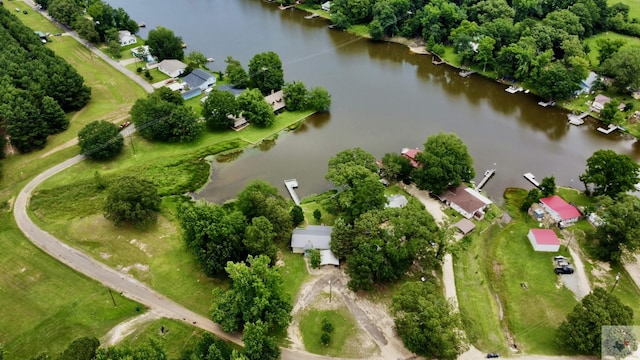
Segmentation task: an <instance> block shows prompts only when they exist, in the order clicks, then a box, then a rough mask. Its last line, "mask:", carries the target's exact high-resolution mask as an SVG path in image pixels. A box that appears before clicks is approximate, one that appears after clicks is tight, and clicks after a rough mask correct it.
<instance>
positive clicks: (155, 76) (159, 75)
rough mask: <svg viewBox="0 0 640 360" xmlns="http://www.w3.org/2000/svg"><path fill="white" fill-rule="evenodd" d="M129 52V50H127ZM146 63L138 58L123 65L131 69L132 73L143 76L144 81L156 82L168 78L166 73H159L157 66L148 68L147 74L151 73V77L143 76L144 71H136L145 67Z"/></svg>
mask: <svg viewBox="0 0 640 360" xmlns="http://www.w3.org/2000/svg"><path fill="white" fill-rule="evenodd" d="M129 53H131V52H129ZM146 65H147V63H146V62H144V61H142V60H140V61H138V62H134V63H132V64H128V65H125V67H126V68H127V69H129V70H131V71H133V73H134V74H138V76H140V77H141V78H143V79H144V80H145V81H146V82H148V83H149V84H154V83H157V82H159V81H163V80H168V79H169V76H168V75H167V74H164V73H161V72H160V70H158V68H153V69H150V70H149V74H151V79H148V78H147V77H145V76H144V72H140V73H138V71H137V70H138V68H139V67H140V68H142V67H145V66H146Z"/></svg>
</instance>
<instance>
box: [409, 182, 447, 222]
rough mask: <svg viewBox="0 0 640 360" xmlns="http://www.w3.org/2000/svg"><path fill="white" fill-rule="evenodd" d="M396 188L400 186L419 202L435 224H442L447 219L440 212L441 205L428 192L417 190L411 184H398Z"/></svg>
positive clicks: (445, 215) (442, 212)
mask: <svg viewBox="0 0 640 360" xmlns="http://www.w3.org/2000/svg"><path fill="white" fill-rule="evenodd" d="M398 186H402V187H403V188H404V190H405V191H406V192H408V193H409V194H410V195H411V196H413V197H415V198H416V199H418V200H420V202H421V203H422V204H423V205H424V206H425V207H426V208H427V211H429V213H430V214H431V216H433V218H434V219H435V220H436V222H437V223H439V224H443V223H444V222H445V220H446V219H447V218H448V216H447V214H445V213H444V211H442V204H440V202H439V201H438V200H436V199H433V198H431V197H430V196H429V192H428V191H425V190H419V189H418V188H417V187H416V186H415V184H413V183H412V184H411V185H404V184H402V183H398Z"/></svg>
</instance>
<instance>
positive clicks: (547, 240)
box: [527, 229, 560, 252]
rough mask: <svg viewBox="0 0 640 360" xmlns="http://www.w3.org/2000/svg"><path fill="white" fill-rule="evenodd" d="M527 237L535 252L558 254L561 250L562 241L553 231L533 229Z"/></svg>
mask: <svg viewBox="0 0 640 360" xmlns="http://www.w3.org/2000/svg"><path fill="white" fill-rule="evenodd" d="M527 237H528V238H529V242H530V243H531V246H533V250H535V251H547V252H557V251H558V250H560V240H558V237H557V236H556V233H555V232H553V230H550V229H531V230H529V233H528V234H527Z"/></svg>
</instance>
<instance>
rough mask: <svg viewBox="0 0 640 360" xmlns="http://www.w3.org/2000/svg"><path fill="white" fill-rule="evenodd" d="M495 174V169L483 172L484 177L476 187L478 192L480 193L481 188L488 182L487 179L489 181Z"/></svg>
mask: <svg viewBox="0 0 640 360" xmlns="http://www.w3.org/2000/svg"><path fill="white" fill-rule="evenodd" d="M495 173H496V169H489V170H487V171H485V172H484V177H483V178H482V180H480V184H478V186H477V187H476V188H477V189H478V191H482V187H483V186H484V184H486V183H487V181H489V179H491V177H492V176H493V174H495Z"/></svg>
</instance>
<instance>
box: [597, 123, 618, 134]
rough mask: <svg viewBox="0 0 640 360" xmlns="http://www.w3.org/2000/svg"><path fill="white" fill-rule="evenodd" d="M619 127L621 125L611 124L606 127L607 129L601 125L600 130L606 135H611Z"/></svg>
mask: <svg viewBox="0 0 640 360" xmlns="http://www.w3.org/2000/svg"><path fill="white" fill-rule="evenodd" d="M618 129H619V127H618V126H617V125H613V124H609V127H608V128H606V129H605V128H601V127H599V128H598V131H600V132H601V133H603V134H605V135H609V134H611V133H612V132H614V131H616V130H618Z"/></svg>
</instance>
